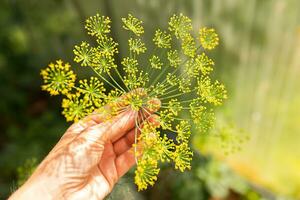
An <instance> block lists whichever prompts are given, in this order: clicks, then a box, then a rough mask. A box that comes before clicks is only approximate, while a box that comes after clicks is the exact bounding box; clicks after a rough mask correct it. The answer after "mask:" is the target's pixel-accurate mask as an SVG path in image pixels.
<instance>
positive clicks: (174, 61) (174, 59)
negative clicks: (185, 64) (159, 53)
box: [167, 50, 181, 67]
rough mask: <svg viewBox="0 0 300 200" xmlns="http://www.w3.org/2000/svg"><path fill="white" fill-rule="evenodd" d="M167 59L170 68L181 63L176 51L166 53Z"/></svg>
mask: <svg viewBox="0 0 300 200" xmlns="http://www.w3.org/2000/svg"><path fill="white" fill-rule="evenodd" d="M167 58H168V60H169V63H170V66H172V67H178V66H179V65H180V63H181V59H180V57H179V54H178V51H177V50H170V51H168V53H167Z"/></svg>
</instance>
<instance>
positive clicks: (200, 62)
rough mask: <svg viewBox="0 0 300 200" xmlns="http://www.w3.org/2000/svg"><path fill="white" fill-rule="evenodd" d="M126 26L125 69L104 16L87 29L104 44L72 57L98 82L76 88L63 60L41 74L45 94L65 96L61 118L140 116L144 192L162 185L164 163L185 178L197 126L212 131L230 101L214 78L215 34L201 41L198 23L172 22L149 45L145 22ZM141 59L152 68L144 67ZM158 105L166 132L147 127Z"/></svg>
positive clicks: (139, 171) (79, 49)
mask: <svg viewBox="0 0 300 200" xmlns="http://www.w3.org/2000/svg"><path fill="white" fill-rule="evenodd" d="M122 22H123V28H124V29H125V30H126V31H129V33H130V37H129V39H128V47H129V51H128V56H126V57H124V58H122V60H121V62H120V63H116V61H115V57H116V54H118V44H117V43H116V42H115V41H114V39H113V38H112V37H111V36H110V32H111V30H110V24H111V20H110V18H109V17H105V16H100V15H99V14H97V15H95V16H92V17H90V18H88V19H87V20H86V24H85V28H86V30H87V33H88V34H89V35H91V36H93V37H94V38H95V39H96V44H97V45H95V46H93V45H91V44H89V43H88V42H81V43H80V44H78V45H76V46H75V47H74V50H73V51H74V55H75V57H74V61H75V62H77V63H80V65H81V66H82V67H89V68H90V69H91V70H93V71H94V73H95V77H90V78H89V79H88V80H87V79H83V80H79V81H77V82H76V75H75V73H74V72H73V71H72V70H71V66H70V65H69V64H68V63H64V62H63V61H61V60H58V61H56V62H55V63H51V64H49V66H48V67H47V68H46V69H43V70H42V71H41V75H42V77H43V80H44V84H43V85H42V89H43V90H45V91H47V92H49V93H50V94H51V95H59V94H61V95H64V98H63V100H62V108H63V111H62V114H63V115H64V116H65V118H66V120H67V121H78V120H80V119H82V118H83V117H85V116H86V115H89V114H91V113H92V112H94V111H95V110H97V109H101V108H102V107H103V105H104V104H109V105H110V107H111V108H112V109H111V115H112V116H114V115H118V114H119V113H121V112H124V111H125V110H127V109H134V110H136V111H137V112H138V113H139V114H138V115H137V117H136V127H135V129H136V134H135V145H134V154H135V157H136V163H137V168H136V171H135V183H136V184H137V186H138V189H139V190H143V189H146V188H147V187H148V185H153V184H154V182H155V181H156V179H157V175H158V173H159V170H160V169H159V167H158V164H159V163H160V162H171V161H172V162H174V166H175V169H178V170H180V171H182V172H183V171H184V170H185V169H190V168H191V166H190V161H191V159H192V155H193V153H192V151H191V149H190V147H189V144H188V143H189V138H190V135H191V127H192V126H194V127H196V129H197V130H198V131H197V132H206V131H207V130H208V129H209V128H210V127H211V126H212V125H213V123H214V120H215V117H214V112H213V107H214V106H218V105H221V104H222V101H223V100H224V99H226V98H227V95H226V90H225V87H224V85H223V84H221V83H220V82H218V81H213V80H212V79H211V78H210V73H211V72H212V71H213V67H214V62H213V60H212V59H210V58H209V57H208V56H207V55H206V53H205V51H208V50H212V49H214V48H215V47H216V46H217V45H218V43H219V38H218V35H217V34H216V32H215V30H214V29H211V28H201V29H200V30H199V33H198V35H197V37H194V36H193V32H192V23H191V19H189V18H188V17H187V16H184V15H183V14H179V15H173V16H172V17H171V18H170V19H169V23H168V29H166V30H161V29H157V30H155V32H154V35H153V43H151V44H147V45H146V44H145V43H144V42H143V39H142V35H143V33H144V28H143V26H142V24H143V23H142V21H140V20H139V19H137V18H135V17H133V16H132V15H131V14H129V15H128V17H126V18H122ZM149 49H151V51H149ZM142 60H143V61H145V60H147V66H143V67H142V66H141V65H140V64H139V63H141V61H142ZM104 83H105V85H104ZM120 96H126V98H119V97H120ZM153 98H157V99H159V100H160V101H161V105H160V108H159V110H158V111H157V112H155V114H157V115H158V116H159V119H158V120H159V123H160V125H159V126H158V125H154V124H152V123H149V122H148V121H147V119H148V118H147V116H149V109H151V108H153V107H155V106H157V104H154V103H153V102H152V101H151V99H153ZM154 110H155V109H154ZM108 120H109V119H108ZM141 121H142V124H141ZM138 132H139V133H140V134H137V133H138Z"/></svg>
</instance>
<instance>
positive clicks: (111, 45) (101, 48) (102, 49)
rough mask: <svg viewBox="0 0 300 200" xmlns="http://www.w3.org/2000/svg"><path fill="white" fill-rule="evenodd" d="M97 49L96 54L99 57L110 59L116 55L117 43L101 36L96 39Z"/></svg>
mask: <svg viewBox="0 0 300 200" xmlns="http://www.w3.org/2000/svg"><path fill="white" fill-rule="evenodd" d="M97 42H98V47H97V53H98V54H100V55H101V56H105V57H111V56H113V55H114V54H115V53H118V48H117V46H118V43H116V42H114V40H113V39H112V38H111V37H107V36H103V37H101V38H98V39H97Z"/></svg>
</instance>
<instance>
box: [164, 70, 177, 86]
mask: <svg viewBox="0 0 300 200" xmlns="http://www.w3.org/2000/svg"><path fill="white" fill-rule="evenodd" d="M166 78H167V79H166V80H167V82H168V83H169V84H170V85H171V86H175V85H178V83H179V79H178V78H177V76H176V75H175V74H172V73H168V74H167V77H166Z"/></svg>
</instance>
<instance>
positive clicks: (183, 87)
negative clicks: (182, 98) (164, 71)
mask: <svg viewBox="0 0 300 200" xmlns="http://www.w3.org/2000/svg"><path fill="white" fill-rule="evenodd" d="M191 86H192V83H191V80H190V79H187V78H180V79H179V80H178V90H179V91H180V92H182V93H188V92H190V91H191Z"/></svg>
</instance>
